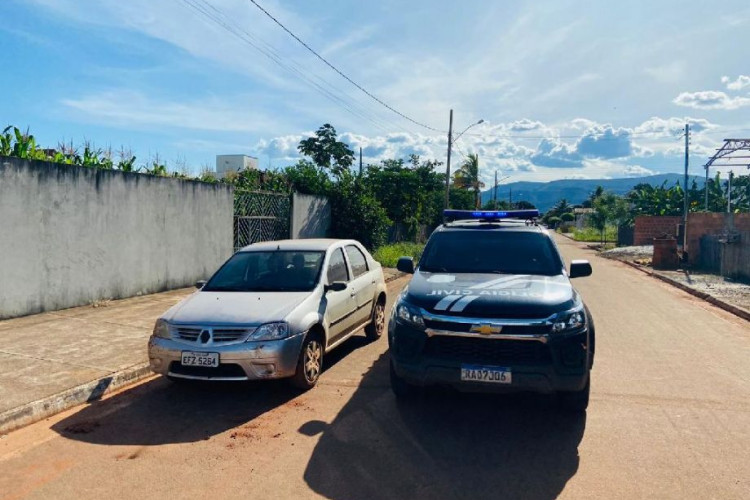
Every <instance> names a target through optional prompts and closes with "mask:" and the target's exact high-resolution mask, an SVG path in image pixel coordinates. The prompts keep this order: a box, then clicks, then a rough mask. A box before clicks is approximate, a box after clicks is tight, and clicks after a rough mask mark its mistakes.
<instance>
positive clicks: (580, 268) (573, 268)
mask: <svg viewBox="0 0 750 500" xmlns="http://www.w3.org/2000/svg"><path fill="white" fill-rule="evenodd" d="M591 272H592V270H591V264H589V261H587V260H573V261H571V262H570V278H571V279H572V278H583V277H584V276H591Z"/></svg>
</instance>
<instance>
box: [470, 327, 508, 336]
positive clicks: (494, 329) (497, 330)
mask: <svg viewBox="0 0 750 500" xmlns="http://www.w3.org/2000/svg"><path fill="white" fill-rule="evenodd" d="M502 330H503V327H502V326H493V325H472V326H471V333H481V334H482V335H490V334H492V333H500V332H501V331H502Z"/></svg>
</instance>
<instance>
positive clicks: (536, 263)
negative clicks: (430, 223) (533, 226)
mask: <svg viewBox="0 0 750 500" xmlns="http://www.w3.org/2000/svg"><path fill="white" fill-rule="evenodd" d="M419 268H420V270H422V271H426V272H447V273H502V274H540V275H546V276H554V275H557V274H560V273H561V272H562V268H563V263H562V260H561V259H560V255H559V254H558V253H557V250H556V249H555V247H554V245H553V244H552V242H551V241H550V239H549V238H548V237H547V236H546V235H544V234H542V233H537V232H521V231H493V230H477V231H445V232H439V233H435V234H434V235H433V236H432V237H431V238H430V241H429V243H428V244H427V247H426V248H425V251H424V254H423V255H422V259H421V261H420V263H419Z"/></svg>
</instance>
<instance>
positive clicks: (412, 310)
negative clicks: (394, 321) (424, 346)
mask: <svg viewBox="0 0 750 500" xmlns="http://www.w3.org/2000/svg"><path fill="white" fill-rule="evenodd" d="M396 316H397V317H398V319H400V320H402V321H404V322H406V323H409V324H410V325H412V326H416V327H417V328H424V319H423V318H422V313H421V312H420V311H419V309H417V308H416V307H414V306H412V305H411V304H409V303H407V302H399V303H398V304H397V305H396Z"/></svg>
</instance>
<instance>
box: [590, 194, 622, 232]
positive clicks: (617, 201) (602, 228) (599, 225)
mask: <svg viewBox="0 0 750 500" xmlns="http://www.w3.org/2000/svg"><path fill="white" fill-rule="evenodd" d="M592 208H593V209H594V213H592V214H591V216H590V217H589V221H590V223H591V225H592V226H593V227H594V228H595V229H597V230H598V231H599V233H600V235H601V242H602V243H606V241H607V238H606V230H607V226H610V225H618V224H619V223H620V222H621V221H622V220H624V219H625V218H626V217H627V216H628V206H627V203H626V202H625V200H624V199H623V198H620V197H619V196H616V195H614V194H613V193H608V192H604V193H603V194H601V195H600V196H598V197H597V198H596V199H595V200H594V202H593V207H592Z"/></svg>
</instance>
